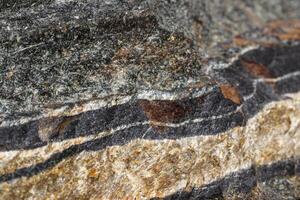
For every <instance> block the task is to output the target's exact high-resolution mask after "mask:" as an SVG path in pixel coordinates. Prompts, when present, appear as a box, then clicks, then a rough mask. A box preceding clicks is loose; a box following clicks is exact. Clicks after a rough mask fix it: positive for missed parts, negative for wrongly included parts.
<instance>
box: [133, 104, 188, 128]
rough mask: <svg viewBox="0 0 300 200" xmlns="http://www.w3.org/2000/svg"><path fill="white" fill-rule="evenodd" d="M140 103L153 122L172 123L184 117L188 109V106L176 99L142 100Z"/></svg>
mask: <svg viewBox="0 0 300 200" xmlns="http://www.w3.org/2000/svg"><path fill="white" fill-rule="evenodd" d="M139 104H140V106H141V107H142V109H143V111H144V113H145V114H146V116H147V117H148V119H149V120H150V121H152V122H161V123H172V122H175V121H176V120H178V119H180V118H183V117H184V116H185V114H186V112H187V111H188V110H187V109H186V108H184V107H183V106H181V105H180V104H178V103H176V102H174V101H161V100H159V101H148V100H140V101H139ZM155 128H158V127H155Z"/></svg>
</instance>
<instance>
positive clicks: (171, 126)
mask: <svg viewBox="0 0 300 200" xmlns="http://www.w3.org/2000/svg"><path fill="white" fill-rule="evenodd" d="M241 108H242V106H239V107H237V108H236V110H235V111H232V112H229V113H226V114H223V115H215V116H210V117H206V118H197V119H188V120H186V121H183V122H180V123H162V122H151V124H153V125H156V126H162V127H170V128H179V127H181V126H185V125H187V124H197V123H200V122H203V121H212V120H216V119H222V118H224V117H229V116H231V115H233V114H235V113H237V112H239V111H240V110H241Z"/></svg>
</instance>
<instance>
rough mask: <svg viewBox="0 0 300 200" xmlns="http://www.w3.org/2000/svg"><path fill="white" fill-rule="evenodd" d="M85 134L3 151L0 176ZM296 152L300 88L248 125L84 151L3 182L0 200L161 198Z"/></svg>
mask: <svg viewBox="0 0 300 200" xmlns="http://www.w3.org/2000/svg"><path fill="white" fill-rule="evenodd" d="M101 134H103V133H101ZM101 134H100V135H98V136H96V137H101ZM89 139H91V138H89ZM86 140H87V138H84V137H83V138H77V139H72V140H68V141H64V142H61V143H53V144H49V145H48V146H46V147H42V148H39V149H34V150H28V151H15V152H1V153H0V167H1V168H0V174H5V173H9V172H13V171H14V170H15V169H17V168H22V167H25V166H30V165H33V164H36V163H38V162H43V161H44V160H46V159H47V158H49V156H50V155H51V154H52V153H54V152H59V151H61V150H62V149H64V148H67V147H68V146H71V145H72V144H78V143H81V142H84V141H86ZM13 155H14V156H13ZM299 156H300V93H298V94H295V95H293V97H292V98H291V99H288V100H283V101H279V102H273V103H270V104H268V105H267V106H265V108H264V109H263V110H262V111H261V112H260V113H258V114H257V115H256V116H255V117H253V118H252V119H250V120H249V121H248V123H247V125H246V126H245V127H237V128H234V129H232V130H229V131H227V132H225V133H222V134H219V135H215V136H197V137H193V138H184V139H178V140H158V141H148V140H135V141H132V142H130V143H128V144H126V145H124V146H112V147H109V148H107V149H105V150H102V151H98V152H82V153H80V154H78V155H76V156H73V157H70V158H67V159H65V160H64V161H62V162H60V163H59V164H58V165H56V166H55V167H54V168H52V169H48V170H46V171H44V172H42V173H40V174H38V175H35V176H33V177H30V178H20V179H17V180H13V181H11V182H9V183H2V184H1V185H0V199H16V198H17V199H44V198H45V197H47V199H66V198H71V197H72V199H126V198H127V199H133V198H137V199H144V198H150V197H164V196H167V195H170V194H172V193H174V192H176V191H178V190H186V191H189V190H190V189H191V188H192V187H201V186H203V185H205V184H208V183H211V182H212V181H214V180H218V179H219V178H222V177H224V176H225V175H228V174H230V173H232V172H236V171H239V170H241V169H247V168H248V167H250V166H251V165H253V164H254V165H257V166H259V165H263V164H271V163H274V162H276V161H279V160H284V159H288V158H290V157H299ZM45 183H47V184H45Z"/></svg>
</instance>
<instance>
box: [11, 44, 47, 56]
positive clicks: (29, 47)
mask: <svg viewBox="0 0 300 200" xmlns="http://www.w3.org/2000/svg"><path fill="white" fill-rule="evenodd" d="M43 44H44V42H41V43H38V44H34V45H30V46H28V47H25V48H22V49H19V50H17V51H15V52H13V53H11V54H12V55H14V54H18V53H20V52H22V51H26V50H28V49H32V48H34V47H38V46H41V45H43Z"/></svg>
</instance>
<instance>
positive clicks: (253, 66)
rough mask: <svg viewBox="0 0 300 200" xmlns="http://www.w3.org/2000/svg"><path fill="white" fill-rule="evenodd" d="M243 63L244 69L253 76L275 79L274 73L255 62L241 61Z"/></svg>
mask: <svg viewBox="0 0 300 200" xmlns="http://www.w3.org/2000/svg"><path fill="white" fill-rule="evenodd" d="M241 63H242V65H243V66H244V68H245V69H246V70H247V72H249V73H250V74H252V75H253V76H257V77H261V78H273V75H272V73H271V72H270V70H269V69H268V68H267V67H266V66H264V65H262V64H259V63H256V62H254V61H249V60H245V59H241Z"/></svg>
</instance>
